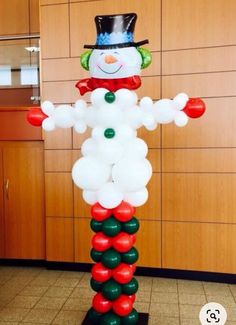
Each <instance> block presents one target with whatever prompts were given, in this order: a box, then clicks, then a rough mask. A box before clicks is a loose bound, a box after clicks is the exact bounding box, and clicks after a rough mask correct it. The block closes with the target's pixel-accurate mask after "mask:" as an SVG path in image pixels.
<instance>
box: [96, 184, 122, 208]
mask: <svg viewBox="0 0 236 325" xmlns="http://www.w3.org/2000/svg"><path fill="white" fill-rule="evenodd" d="M97 197H98V202H99V203H100V204H101V206H103V207H104V208H107V209H114V208H115V207H117V206H118V205H119V204H120V203H121V201H122V200H123V194H122V193H121V192H120V191H119V190H118V189H117V188H116V187H115V185H114V183H112V182H109V183H106V184H105V185H103V187H102V188H101V189H100V190H99V191H98V195H97Z"/></svg>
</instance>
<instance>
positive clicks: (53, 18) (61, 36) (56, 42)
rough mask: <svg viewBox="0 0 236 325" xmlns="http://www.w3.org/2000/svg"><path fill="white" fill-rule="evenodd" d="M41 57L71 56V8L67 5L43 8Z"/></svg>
mask: <svg viewBox="0 0 236 325" xmlns="http://www.w3.org/2000/svg"><path fill="white" fill-rule="evenodd" d="M40 36H41V56H42V58H58V57H67V56H69V8H68V5H67V4H61V5H58V6H56V10H55V7H54V6H42V7H41V24H40Z"/></svg>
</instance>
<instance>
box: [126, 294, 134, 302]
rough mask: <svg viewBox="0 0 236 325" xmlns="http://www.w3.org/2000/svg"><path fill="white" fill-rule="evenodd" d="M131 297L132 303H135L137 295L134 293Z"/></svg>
mask: <svg viewBox="0 0 236 325" xmlns="http://www.w3.org/2000/svg"><path fill="white" fill-rule="evenodd" d="M128 297H129V299H130V300H131V301H132V303H134V302H135V299H136V295H135V294H134V295H130V296H128Z"/></svg>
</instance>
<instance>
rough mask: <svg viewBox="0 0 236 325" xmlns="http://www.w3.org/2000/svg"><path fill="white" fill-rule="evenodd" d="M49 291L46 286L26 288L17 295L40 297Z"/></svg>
mask: <svg viewBox="0 0 236 325" xmlns="http://www.w3.org/2000/svg"><path fill="white" fill-rule="evenodd" d="M48 289H49V287H48V286H31V285H29V286H26V287H25V288H24V289H23V290H22V291H21V292H20V293H19V295H21V296H34V297H41V296H43V295H44V293H45V292H46V291H47V290H48Z"/></svg>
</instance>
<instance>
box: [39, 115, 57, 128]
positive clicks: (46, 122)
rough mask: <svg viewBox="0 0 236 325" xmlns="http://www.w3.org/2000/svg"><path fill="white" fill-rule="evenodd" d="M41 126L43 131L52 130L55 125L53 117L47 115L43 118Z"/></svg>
mask: <svg viewBox="0 0 236 325" xmlns="http://www.w3.org/2000/svg"><path fill="white" fill-rule="evenodd" d="M42 128H43V129H44V130H45V131H53V130H55V128H56V127H55V123H54V121H53V119H52V118H51V117H48V118H46V119H45V120H43V123H42Z"/></svg>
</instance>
